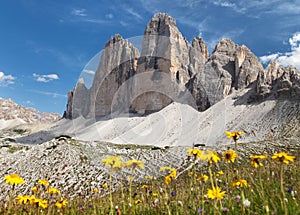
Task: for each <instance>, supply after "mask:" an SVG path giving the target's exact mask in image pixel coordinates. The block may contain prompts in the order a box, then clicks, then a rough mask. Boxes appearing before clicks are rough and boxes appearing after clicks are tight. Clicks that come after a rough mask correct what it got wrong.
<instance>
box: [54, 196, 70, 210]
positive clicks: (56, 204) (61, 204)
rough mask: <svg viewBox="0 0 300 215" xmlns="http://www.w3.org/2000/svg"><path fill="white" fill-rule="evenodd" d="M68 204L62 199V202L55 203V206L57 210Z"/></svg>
mask: <svg viewBox="0 0 300 215" xmlns="http://www.w3.org/2000/svg"><path fill="white" fill-rule="evenodd" d="M67 204H68V201H67V200H65V199H63V198H62V197H60V200H59V201H57V202H56V203H55V206H56V207H57V208H62V207H64V206H67Z"/></svg>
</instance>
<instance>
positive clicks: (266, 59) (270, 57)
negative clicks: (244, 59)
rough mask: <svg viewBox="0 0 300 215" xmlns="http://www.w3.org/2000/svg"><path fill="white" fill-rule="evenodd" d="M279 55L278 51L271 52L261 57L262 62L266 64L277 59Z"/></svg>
mask: <svg viewBox="0 0 300 215" xmlns="http://www.w3.org/2000/svg"><path fill="white" fill-rule="evenodd" d="M278 56H279V54H278V53H276V54H270V55H265V56H261V57H260V58H259V59H260V61H261V62H262V63H264V64H266V63H268V62H270V61H274V60H276V58H277V57H278Z"/></svg>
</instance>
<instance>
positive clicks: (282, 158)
mask: <svg viewBox="0 0 300 215" xmlns="http://www.w3.org/2000/svg"><path fill="white" fill-rule="evenodd" d="M295 158H296V157H295V156H292V155H288V153H286V152H279V153H275V154H274V155H273V156H272V159H273V160H277V161H279V162H280V163H285V164H289V163H290V162H294V160H295Z"/></svg>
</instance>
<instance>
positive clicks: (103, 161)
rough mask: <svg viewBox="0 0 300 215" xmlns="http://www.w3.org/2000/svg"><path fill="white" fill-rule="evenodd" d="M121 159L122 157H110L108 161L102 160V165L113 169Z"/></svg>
mask: <svg viewBox="0 0 300 215" xmlns="http://www.w3.org/2000/svg"><path fill="white" fill-rule="evenodd" d="M120 160H121V158H120V157H117V156H110V157H108V158H106V159H103V160H102V163H104V164H105V166H110V167H112V166H113V165H114V164H115V163H116V162H118V161H120Z"/></svg>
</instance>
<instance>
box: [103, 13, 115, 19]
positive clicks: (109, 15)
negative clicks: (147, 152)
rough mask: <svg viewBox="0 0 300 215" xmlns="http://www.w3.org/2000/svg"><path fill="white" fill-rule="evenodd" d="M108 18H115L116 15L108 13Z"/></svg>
mask: <svg viewBox="0 0 300 215" xmlns="http://www.w3.org/2000/svg"><path fill="white" fill-rule="evenodd" d="M105 17H106V18H108V19H113V18H114V15H113V14H112V13H108V14H106V15H105Z"/></svg>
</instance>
